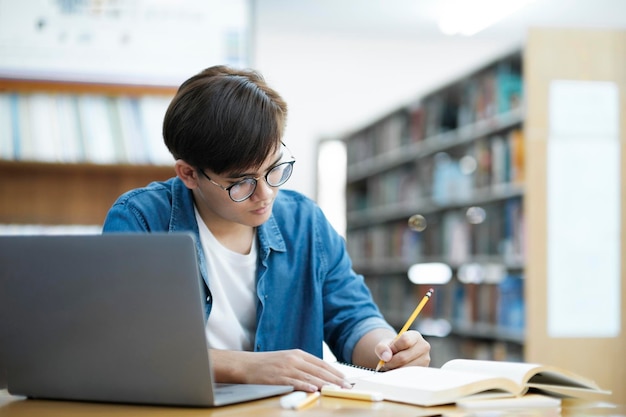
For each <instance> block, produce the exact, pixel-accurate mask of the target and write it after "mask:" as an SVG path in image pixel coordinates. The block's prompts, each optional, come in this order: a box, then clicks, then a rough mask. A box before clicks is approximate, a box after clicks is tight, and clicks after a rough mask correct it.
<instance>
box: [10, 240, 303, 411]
mask: <svg viewBox="0 0 626 417" xmlns="http://www.w3.org/2000/svg"><path fill="white" fill-rule="evenodd" d="M0 265H2V268H0V318H3V319H2V321H0V326H1V327H0V330H1V332H0V335H2V336H3V337H2V339H3V340H4V341H5V343H3V346H0V348H2V351H1V352H0V356H2V357H3V359H4V360H3V361H0V363H2V362H4V363H5V364H6V367H7V379H8V381H7V382H8V390H9V392H10V393H11V394H16V395H24V396H28V397H34V398H51V399H64V400H79V401H100V402H120V403H142V404H159V405H179V406H181V405H182V406H200V407H212V406H220V405H226V404H232V403H238V402H243V401H248V400H253V399H258V398H264V397H269V396H273V395H279V394H282V393H285V392H289V391H291V390H292V389H293V388H292V387H291V386H278V385H245V384H216V383H214V381H213V373H212V370H211V361H210V357H209V349H208V347H207V341H206V336H205V324H204V313H203V307H204V306H203V302H202V298H201V297H202V295H201V294H202V293H201V286H200V285H201V284H200V275H199V272H198V267H197V261H196V248H195V243H194V239H193V236H192V235H188V234H154V233H152V234H110V235H68V236H0ZM7 317H9V318H10V320H6V318H7Z"/></svg>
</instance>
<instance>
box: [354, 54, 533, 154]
mask: <svg viewBox="0 0 626 417" xmlns="http://www.w3.org/2000/svg"><path fill="white" fill-rule="evenodd" d="M522 106H523V77H522V69H521V60H520V59H519V57H518V56H514V57H511V58H510V59H507V60H503V61H501V62H498V63H497V64H495V65H494V66H491V67H489V68H487V69H485V70H483V71H481V72H478V73H476V74H475V75H473V76H471V77H469V78H467V79H464V80H463V81H462V82H460V83H459V84H455V85H453V86H451V87H449V88H447V89H445V90H443V91H437V92H435V93H432V94H430V95H428V96H426V97H424V98H423V99H422V100H419V101H417V102H415V103H412V104H411V105H409V106H406V107H403V108H401V109H398V110H396V111H394V112H392V113H390V114H388V115H386V116H384V117H382V118H381V119H380V120H378V121H376V122H375V123H372V124H371V125H369V126H368V127H365V128H363V129H361V130H359V131H357V132H355V133H353V134H352V135H351V136H350V138H349V140H348V141H347V158H348V165H352V164H355V163H358V162H360V161H365V160H368V159H372V158H375V157H377V156H379V155H381V154H383V155H384V154H385V153H388V152H394V151H395V150H397V149H398V148H401V147H406V146H409V145H411V144H415V143H418V142H421V141H423V140H428V139H430V138H433V137H437V136H438V135H441V134H442V133H445V132H450V131H453V130H456V129H458V128H460V127H463V126H468V125H470V124H473V123H476V122H479V121H484V120H489V119H492V118H494V117H496V116H497V115H500V114H506V113H508V112H512V111H516V110H519V109H521V108H522Z"/></svg>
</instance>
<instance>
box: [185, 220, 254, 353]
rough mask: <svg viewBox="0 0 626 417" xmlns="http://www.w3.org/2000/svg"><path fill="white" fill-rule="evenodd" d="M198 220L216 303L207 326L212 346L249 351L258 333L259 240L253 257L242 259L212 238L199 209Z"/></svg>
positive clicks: (213, 297)
mask: <svg viewBox="0 0 626 417" xmlns="http://www.w3.org/2000/svg"><path fill="white" fill-rule="evenodd" d="M196 220H197V221H198V229H199V231H200V242H201V243H202V247H203V249H204V256H205V258H206V263H207V273H208V274H207V275H208V277H209V280H210V283H209V282H207V285H209V288H210V289H211V296H212V300H213V306H212V308H211V314H210V315H209V320H208V321H207V324H206V336H207V340H208V343H209V346H210V347H211V348H213V349H228V350H248V351H250V350H252V349H253V346H254V335H255V332H256V303H257V296H256V261H257V244H256V239H253V244H252V249H251V250H250V253H249V254H247V255H242V254H240V253H237V252H233V251H231V250H230V249H228V248H226V247H224V246H223V245H222V244H221V243H220V242H219V241H218V240H217V239H216V238H215V236H213V233H211V231H210V230H209V228H208V227H207V226H206V224H205V223H204V221H203V220H202V218H201V217H200V214H199V213H198V210H197V209H196Z"/></svg>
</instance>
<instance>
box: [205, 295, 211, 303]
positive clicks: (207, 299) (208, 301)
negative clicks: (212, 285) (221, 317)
mask: <svg viewBox="0 0 626 417" xmlns="http://www.w3.org/2000/svg"><path fill="white" fill-rule="evenodd" d="M206 302H207V303H210V302H211V296H210V295H209V296H208V297H207V298H206Z"/></svg>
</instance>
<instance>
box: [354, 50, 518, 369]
mask: <svg viewBox="0 0 626 417" xmlns="http://www.w3.org/2000/svg"><path fill="white" fill-rule="evenodd" d="M523 121H524V108H523V86H522V56H521V51H519V50H515V51H512V52H511V53H509V54H507V55H505V56H503V57H501V58H500V59H498V60H495V61H493V62H489V63H487V64H485V65H484V66H482V67H480V68H477V69H475V70H474V71H471V72H470V73H468V74H467V76H465V77H463V78H462V79H459V80H454V81H453V82H450V83H448V84H446V85H443V86H441V87H439V88H437V89H434V90H433V91H432V92H431V93H429V94H426V95H425V96H424V97H421V98H419V99H417V100H415V101H414V102H413V103H409V104H407V105H406V106H403V107H401V108H399V109H395V110H393V111H392V112H390V113H388V114H386V115H384V116H383V117H381V118H380V119H379V120H377V121H375V122H374V123H372V124H370V125H368V126H365V127H364V128H362V129H360V130H358V131H356V132H354V133H352V134H350V135H348V136H347V137H345V138H344V140H345V143H346V147H347V154H348V169H347V187H346V195H347V244H348V250H349V252H350V254H351V256H352V259H353V261H354V265H355V269H356V270H357V271H358V272H359V273H362V274H363V275H364V276H365V279H366V282H367V284H368V286H369V288H370V290H371V291H372V293H373V296H374V298H375V299H376V301H377V303H378V304H379V306H380V307H381V308H382V310H383V312H384V314H385V316H386V318H387V319H388V320H389V321H390V323H391V324H392V325H393V326H394V327H396V328H400V327H401V326H402V325H403V323H404V320H406V317H408V315H409V314H410V313H411V311H412V310H413V308H414V307H415V303H416V302H418V301H419V299H420V298H421V296H423V293H425V292H426V290H427V289H428V287H429V286H433V287H434V288H435V295H434V297H432V299H431V301H430V302H429V308H428V309H425V310H424V311H423V312H422V314H421V315H420V320H418V325H417V328H418V329H419V330H421V331H422V333H424V334H425V335H426V336H429V341H430V342H431V344H432V345H433V353H432V355H431V356H432V358H433V365H434V366H438V365H441V364H442V363H444V362H445V361H447V360H448V359H451V358H453V357H472V358H476V357H478V358H488V359H508V360H521V359H522V355H523V340H524V329H523V308H524V305H523V299H522V291H523V271H524V267H525V257H524V242H523V239H524V233H523V204H522V202H523V196H524V175H525V172H524V146H523V143H524V133H523ZM472 213H474V214H472ZM413 214H421V215H423V216H424V217H425V218H426V220H427V223H428V226H427V228H426V230H424V231H422V232H415V231H412V230H410V229H409V227H408V225H407V219H408V218H409V217H410V216H411V215H413ZM476 215H478V216H479V217H480V216H483V217H484V218H482V219H480V220H476V219H475V218H474V219H472V216H474V217H476ZM470 220H471V221H470ZM429 262H443V263H446V264H448V265H449V266H450V267H451V268H452V269H453V271H454V272H455V274H454V277H453V279H452V280H451V281H450V282H449V283H447V284H438V285H432V284H424V285H417V286H416V285H413V284H412V283H410V282H409V281H408V279H407V270H408V268H409V267H410V266H411V265H412V264H416V263H429ZM472 267H473V268H474V270H475V271H477V270H481V271H488V270H494V268H496V270H497V271H498V272H497V274H496V275H497V276H495V277H494V276H487V275H489V274H486V273H485V276H483V277H479V278H478V279H479V282H478V283H476V282H473V281H467V279H466V277H465V276H464V275H463V271H465V270H467V269H468V268H472ZM491 275H493V274H491ZM511 282H513V285H509V284H510V283H511ZM512 291H513V292H512ZM443 322H445V323H447V325H448V326H449V328H448V331H446V329H445V325H444V326H443V328H442V323H443ZM442 332H443V333H442ZM441 335H445V337H440V336H441Z"/></svg>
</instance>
